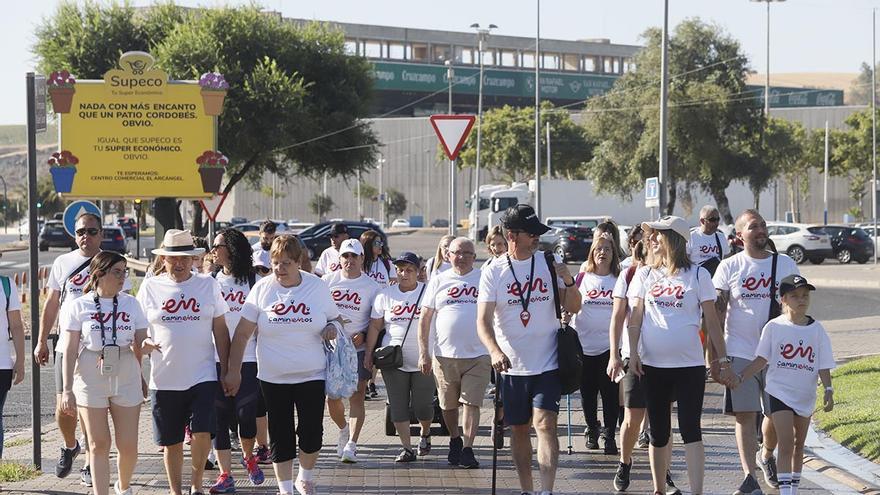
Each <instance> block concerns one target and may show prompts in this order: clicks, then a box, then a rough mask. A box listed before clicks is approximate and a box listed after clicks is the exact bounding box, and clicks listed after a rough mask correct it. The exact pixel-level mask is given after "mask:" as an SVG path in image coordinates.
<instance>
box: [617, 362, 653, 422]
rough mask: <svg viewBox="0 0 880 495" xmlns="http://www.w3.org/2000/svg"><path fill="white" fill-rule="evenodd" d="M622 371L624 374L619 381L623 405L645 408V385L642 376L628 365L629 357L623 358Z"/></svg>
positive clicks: (646, 405) (631, 407)
mask: <svg viewBox="0 0 880 495" xmlns="http://www.w3.org/2000/svg"><path fill="white" fill-rule="evenodd" d="M623 371H624V372H626V374H625V375H624V376H623V380H621V381H620V386H621V387H623V407H626V408H629V409H645V408H646V407H648V403H647V402H646V401H645V385H644V383H643V381H642V377H640V376H639V375H637V374H636V372H635V371H634V370H632V369H630V367H629V358H626V359H624V360H623Z"/></svg>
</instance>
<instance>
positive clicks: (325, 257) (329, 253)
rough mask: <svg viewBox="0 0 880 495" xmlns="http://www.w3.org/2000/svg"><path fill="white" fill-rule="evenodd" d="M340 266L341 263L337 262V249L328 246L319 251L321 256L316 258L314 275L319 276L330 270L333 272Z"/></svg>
mask: <svg viewBox="0 0 880 495" xmlns="http://www.w3.org/2000/svg"><path fill="white" fill-rule="evenodd" d="M341 268H342V265H341V264H340V263H339V251H338V250H337V249H336V248H335V247H333V246H330V247H328V248H327V249H325V250H324V252H323V253H321V257H320V258H318V264H316V265H315V275H317V276H319V277H321V276H324V275H326V274H328V273H330V272H335V271H336V270H339V269H341Z"/></svg>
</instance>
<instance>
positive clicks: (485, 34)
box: [471, 23, 498, 242]
mask: <svg viewBox="0 0 880 495" xmlns="http://www.w3.org/2000/svg"><path fill="white" fill-rule="evenodd" d="M471 28H473V29H476V30H477V43H478V44H477V46H478V52H479V55H480V89H479V92H478V93H477V169H476V173H475V175H476V177H475V179H476V180H475V182H476V183H477V185H476V187H475V191H476V192H475V193H474V196H475V198H474V201H476V202H477V208H476V212H477V214H476V215H474V237H475V239H473V241H474V242H477V241H478V240H479V238H480V152H481V151H482V149H483V132H482V128H483V48H484V46H485V44H486V42H487V41H489V32H490V31H491V30H493V29H498V26H496V25H495V24H489V27H488V28H486V29H481V28H480V25H479V24H477V23H473V24H471Z"/></svg>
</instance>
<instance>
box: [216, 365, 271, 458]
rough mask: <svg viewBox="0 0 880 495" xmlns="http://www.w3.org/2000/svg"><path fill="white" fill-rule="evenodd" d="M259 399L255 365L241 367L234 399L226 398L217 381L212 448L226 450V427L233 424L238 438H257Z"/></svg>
mask: <svg viewBox="0 0 880 495" xmlns="http://www.w3.org/2000/svg"><path fill="white" fill-rule="evenodd" d="M217 375H218V376H219V375H220V363H217ZM259 397H260V383H259V381H258V380H257V363H253V362H250V363H242V364H241V385H240V386H239V387H238V393H237V394H235V397H227V396H226V393H225V392H224V390H223V384H222V383H221V382H220V381H217V398H216V400H215V402H214V406H215V409H216V410H217V428H216V432H217V433H216V435H215V436H214V448H215V449H217V450H229V449H230V447H231V445H230V442H229V440H230V439H229V426H230V425H233V424H236V425H237V427H236V429H235V430H236V431H237V432H238V435H239V436H240V437H241V438H254V437H256V436H257V402H258V399H259Z"/></svg>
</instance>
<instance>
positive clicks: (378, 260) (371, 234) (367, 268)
mask: <svg viewBox="0 0 880 495" xmlns="http://www.w3.org/2000/svg"><path fill="white" fill-rule="evenodd" d="M359 240H360V243H361V246H363V248H364V267H363V269H364V273H365V274H367V275H368V276H369V277H370V278H372V279H373V280H375V281H376V283H377V284H379V287H380V288H382V289H384V288H385V287H388V286H389V285H394V284H396V283H397V270H395V269H394V263H392V261H393V260H392V258H391V254H390V253H389V252H388V245H387V244H385V241H383V240H382V237H381V236H380V235H379V233H378V232H376V231H375V230H368V231H366V232H364V233H363V234H361V237H360V239H359Z"/></svg>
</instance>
